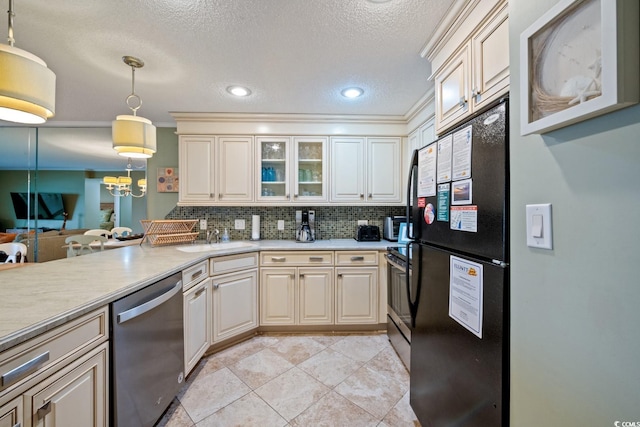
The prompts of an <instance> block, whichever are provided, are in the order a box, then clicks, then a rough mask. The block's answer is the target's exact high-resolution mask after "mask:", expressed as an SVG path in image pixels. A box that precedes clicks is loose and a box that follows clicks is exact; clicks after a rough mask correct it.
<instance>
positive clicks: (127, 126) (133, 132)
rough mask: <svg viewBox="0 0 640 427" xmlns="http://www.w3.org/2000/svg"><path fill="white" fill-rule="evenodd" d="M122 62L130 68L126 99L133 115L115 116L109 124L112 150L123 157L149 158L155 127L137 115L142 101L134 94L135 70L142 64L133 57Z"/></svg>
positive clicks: (123, 58)
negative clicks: (129, 86) (129, 84)
mask: <svg viewBox="0 0 640 427" xmlns="http://www.w3.org/2000/svg"><path fill="white" fill-rule="evenodd" d="M122 61H123V62H124V63H125V64H127V65H128V66H130V67H131V95H129V96H128V97H127V106H128V107H129V109H130V110H131V112H132V113H133V115H122V116H116V119H115V120H114V121H113V122H112V123H111V138H112V140H113V149H114V150H116V151H117V152H118V154H119V155H121V156H123V157H132V158H136V159H140V158H149V157H151V156H153V154H154V153H155V152H156V127H155V126H154V125H153V124H152V123H151V120H149V119H145V118H144V117H140V116H138V115H137V113H138V109H139V108H140V107H141V106H142V99H141V98H140V97H139V96H138V95H136V92H135V84H136V68H142V67H143V66H144V62H143V61H142V60H141V59H139V58H135V57H133V56H123V57H122ZM132 103H133V104H132Z"/></svg>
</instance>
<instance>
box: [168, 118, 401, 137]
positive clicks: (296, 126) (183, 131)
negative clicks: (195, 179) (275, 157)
mask: <svg viewBox="0 0 640 427" xmlns="http://www.w3.org/2000/svg"><path fill="white" fill-rule="evenodd" d="M171 115H172V116H173V118H174V119H175V121H176V124H177V132H176V133H177V134H178V135H225V134H226V135H231V134H244V135H281V136H282V135H328V136H332V135H368V136H398V135H406V134H407V133H406V132H407V121H406V119H405V118H404V116H382V115H380V116H379V115H328V114H327V115H325V114H246V113H182V112H172V113H171Z"/></svg>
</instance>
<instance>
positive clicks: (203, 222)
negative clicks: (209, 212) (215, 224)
mask: <svg viewBox="0 0 640 427" xmlns="http://www.w3.org/2000/svg"><path fill="white" fill-rule="evenodd" d="M206 229H207V220H206V219H201V220H200V230H206Z"/></svg>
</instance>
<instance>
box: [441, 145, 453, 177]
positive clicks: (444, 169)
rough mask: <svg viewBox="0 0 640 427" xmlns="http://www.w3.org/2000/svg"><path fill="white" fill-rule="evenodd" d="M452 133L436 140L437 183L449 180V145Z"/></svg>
mask: <svg viewBox="0 0 640 427" xmlns="http://www.w3.org/2000/svg"><path fill="white" fill-rule="evenodd" d="M452 144H453V135H448V136H445V137H443V138H442V139H440V140H438V184H440V183H442V182H447V181H451V145H452Z"/></svg>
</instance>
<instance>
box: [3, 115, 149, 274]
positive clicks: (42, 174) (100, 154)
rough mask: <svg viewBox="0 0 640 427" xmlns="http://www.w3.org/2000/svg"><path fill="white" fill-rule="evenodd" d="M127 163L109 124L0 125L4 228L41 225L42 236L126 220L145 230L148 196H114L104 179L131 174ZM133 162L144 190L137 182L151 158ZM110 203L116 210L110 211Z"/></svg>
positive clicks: (12, 230)
mask: <svg viewBox="0 0 640 427" xmlns="http://www.w3.org/2000/svg"><path fill="white" fill-rule="evenodd" d="M128 163H129V160H128V159H127V158H125V157H121V156H119V155H117V153H116V152H115V151H114V150H113V149H112V147H111V128H108V127H104V128H82V127H77V128H71V127H68V128H64V127H47V128H28V127H0V182H1V183H2V186H1V187H0V232H2V233H22V232H34V231H35V230H38V233H35V234H36V236H37V235H38V234H39V233H40V232H43V231H47V230H49V231H51V230H60V229H61V228H63V227H64V228H65V229H66V230H72V229H87V228H108V227H114V226H124V227H130V228H131V229H132V230H133V232H134V233H142V231H143V230H142V227H141V225H140V219H144V218H146V216H147V203H146V197H141V198H135V197H130V196H128V197H114V196H113V195H111V194H110V193H109V191H108V190H107V188H106V187H105V185H102V184H101V183H102V178H103V177H104V176H107V175H108V176H126V175H127V170H126V169H127V164H128ZM130 164H131V167H132V168H131V169H132V171H131V177H132V179H133V183H134V184H133V188H134V193H135V194H139V193H140V191H139V188H138V187H137V186H136V184H135V183H137V181H138V179H141V178H145V177H146V169H147V164H146V160H142V159H131V162H130ZM36 193H38V194H39V197H38V205H39V206H38V212H37V215H36V212H35V204H36V203H35V201H34V198H35V195H36ZM27 205H28V206H27ZM110 209H112V210H113V215H107V212H108V211H109V210H110ZM61 210H62V211H63V212H60V211H61ZM63 213H66V215H63ZM65 217H66V221H65ZM111 223H113V224H111ZM101 225H102V227H101ZM35 241H36V242H37V237H36V239H35ZM36 244H37V243H36ZM34 257H36V258H37V254H36V255H34ZM29 261H36V262H37V261H38V260H37V259H35V260H33V259H32V260H29Z"/></svg>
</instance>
